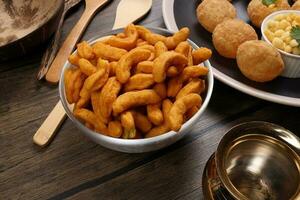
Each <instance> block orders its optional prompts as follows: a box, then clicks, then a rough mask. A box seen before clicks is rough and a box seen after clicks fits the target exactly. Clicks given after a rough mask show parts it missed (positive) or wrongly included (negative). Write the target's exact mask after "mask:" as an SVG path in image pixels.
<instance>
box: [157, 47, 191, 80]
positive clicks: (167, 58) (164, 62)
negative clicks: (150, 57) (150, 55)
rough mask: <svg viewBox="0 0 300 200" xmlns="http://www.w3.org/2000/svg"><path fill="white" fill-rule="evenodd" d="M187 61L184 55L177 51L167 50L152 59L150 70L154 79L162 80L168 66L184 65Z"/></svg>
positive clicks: (164, 77)
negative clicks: (151, 68)
mask: <svg viewBox="0 0 300 200" xmlns="http://www.w3.org/2000/svg"><path fill="white" fill-rule="evenodd" d="M187 62H188V61H187V59H186V57H185V56H183V55H181V54H180V53H177V52H172V51H168V52H165V53H163V54H161V55H160V56H159V57H158V58H156V59H155V60H154V65H153V72H152V73H153V77H154V81H155V82H157V83H161V82H163V81H164V80H165V79H166V72H167V70H168V67H169V66H172V65H175V66H176V67H177V66H178V65H186V64H187Z"/></svg>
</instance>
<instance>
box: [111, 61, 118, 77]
mask: <svg viewBox="0 0 300 200" xmlns="http://www.w3.org/2000/svg"><path fill="white" fill-rule="evenodd" d="M117 66H118V62H116V61H113V62H110V63H109V77H112V76H115V75H116V68H117Z"/></svg>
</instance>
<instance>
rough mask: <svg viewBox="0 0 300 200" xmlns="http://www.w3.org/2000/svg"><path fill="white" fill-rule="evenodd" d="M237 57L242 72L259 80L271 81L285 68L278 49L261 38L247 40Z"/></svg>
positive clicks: (251, 78)
mask: <svg viewBox="0 0 300 200" xmlns="http://www.w3.org/2000/svg"><path fill="white" fill-rule="evenodd" d="M236 59H237V64H238V66H239V69H240V70H241V72H242V73H243V74H244V75H245V76H246V77H247V78H249V79H250V80H253V81H257V82H267V81H271V80H273V79H274V78H276V77H277V76H279V75H280V74H281V72H282V71H283V69H284V64H283V60H282V58H281V56H280V53H279V52H278V51H277V49H276V48H274V47H273V46H272V45H270V44H268V43H266V42H264V41H261V40H252V41H247V42H245V43H243V44H242V45H240V46H239V48H238V51H237V57H236Z"/></svg>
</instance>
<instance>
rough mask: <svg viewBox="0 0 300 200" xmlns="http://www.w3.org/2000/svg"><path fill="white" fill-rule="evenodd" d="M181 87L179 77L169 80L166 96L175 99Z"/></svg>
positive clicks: (181, 83) (181, 82) (181, 81)
mask: <svg viewBox="0 0 300 200" xmlns="http://www.w3.org/2000/svg"><path fill="white" fill-rule="evenodd" d="M182 86H183V80H182V78H181V77H180V76H179V77H178V76H177V77H174V78H171V79H170V80H169V81H168V88H167V96H168V97H176V95H177V93H178V92H179V91H180V90H181V88H182Z"/></svg>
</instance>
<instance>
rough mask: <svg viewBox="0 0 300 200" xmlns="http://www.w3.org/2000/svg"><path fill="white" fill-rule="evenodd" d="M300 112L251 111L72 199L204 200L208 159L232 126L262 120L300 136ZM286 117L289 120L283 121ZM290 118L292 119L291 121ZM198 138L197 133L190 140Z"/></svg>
mask: <svg viewBox="0 0 300 200" xmlns="http://www.w3.org/2000/svg"><path fill="white" fill-rule="evenodd" d="M299 111H300V109H294V108H291V107H285V106H279V105H276V104H271V105H267V106H266V107H262V109H259V110H257V111H251V109H250V110H248V111H247V112H246V113H243V117H238V118H236V119H235V120H232V121H221V122H219V123H218V124H216V125H215V126H214V127H213V128H211V129H209V130H207V131H205V132H203V133H202V134H203V135H202V136H201V137H198V138H197V139H195V140H192V142H186V141H187V140H189V138H188V137H187V138H185V139H184V140H182V141H180V142H179V143H178V144H176V145H181V144H182V145H181V147H180V148H176V149H175V150H174V149H173V148H172V147H170V148H167V149H165V150H163V151H162V152H165V151H168V153H167V154H164V155H163V156H161V157H159V158H158V159H155V160H153V161H151V162H148V163H146V164H145V165H143V166H141V167H138V168H136V169H134V170H132V171H129V172H128V173H126V174H124V175H122V176H119V177H117V178H115V179H112V180H111V181H108V182H106V183H104V184H100V185H99V186H98V187H94V188H90V189H88V190H84V191H82V192H80V193H77V194H76V195H74V196H71V198H70V199H96V198H97V197H100V196H101V198H103V199H139V200H140V199H203V195H202V182H201V181H202V180H201V179H202V173H203V169H204V166H205V163H206V161H207V159H208V158H209V157H210V155H211V154H212V153H213V152H214V151H215V149H216V147H217V144H218V141H219V140H220V139H221V138H222V136H223V135H224V133H225V132H226V130H229V129H230V128H231V127H232V126H234V125H236V124H238V123H241V122H245V121H252V120H263V121H269V122H274V123H278V124H281V125H284V126H285V127H286V128H288V129H290V130H291V131H293V132H294V133H296V134H298V135H300V126H299V122H298V119H299V118H300V112H299ZM283 116H286V118H283ZM288 116H293V117H292V118H291V117H288ZM196 134H198V132H197V130H196V129H194V130H193V131H192V133H191V134H190V136H189V137H194V136H195V135H196Z"/></svg>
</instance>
